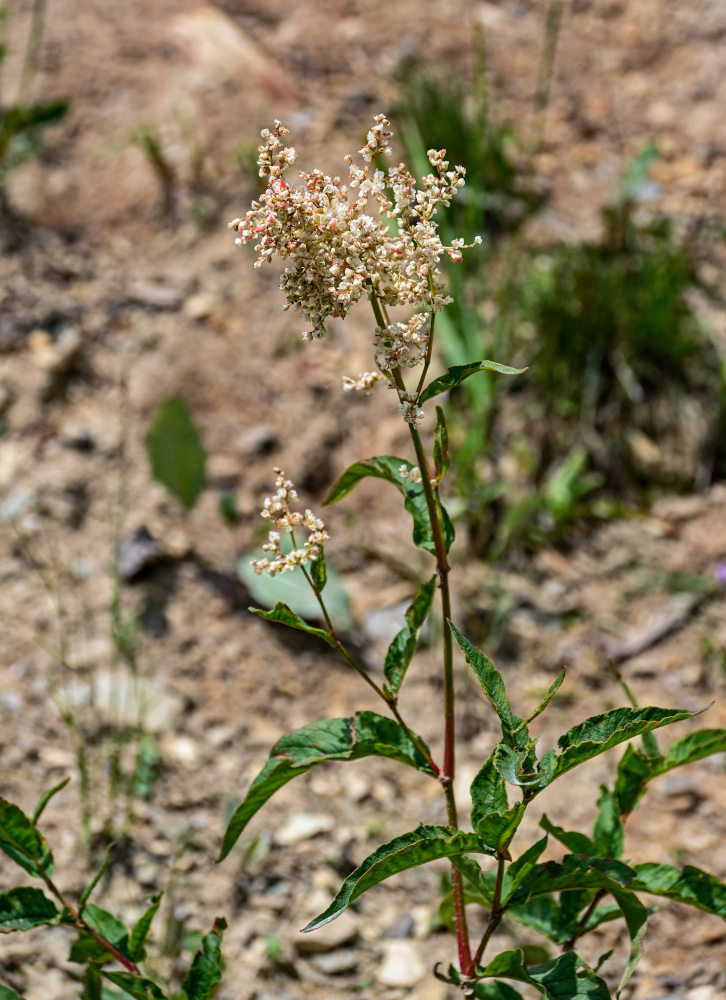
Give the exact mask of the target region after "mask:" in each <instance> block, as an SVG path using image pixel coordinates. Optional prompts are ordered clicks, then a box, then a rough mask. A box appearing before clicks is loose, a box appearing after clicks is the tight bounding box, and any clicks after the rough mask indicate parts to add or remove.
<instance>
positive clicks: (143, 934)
mask: <svg viewBox="0 0 726 1000" xmlns="http://www.w3.org/2000/svg"><path fill="white" fill-rule="evenodd" d="M161 897H162V893H160V892H159V893H157V894H156V895H155V896H152V897H151V903H150V904H149V906H148V907H147V909H146V910H145V911H144V913H143V914H142V915H141V916H140V917H139V919H138V920H137V921H136V924H135V925H134V929H133V930H132V931H131V937H130V938H129V957H130V959H131V961H132V962H138V961H139V960H140V959H142V958H143V957H144V950H145V949H144V944H145V942H146V938H147V935H148V933H149V929H150V927H151V921H152V920H153V919H154V917H155V916H156V912H157V910H158V909H159V907H160V906H161Z"/></svg>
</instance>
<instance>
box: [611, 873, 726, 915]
mask: <svg viewBox="0 0 726 1000" xmlns="http://www.w3.org/2000/svg"><path fill="white" fill-rule="evenodd" d="M633 868H634V870H635V874H636V882H635V883H633V885H632V886H631V887H630V888H632V889H635V890H636V891H638V892H650V893H652V894H653V895H654V896H665V898H666V899H675V900H677V901H678V902H679V903H688V904H690V905H691V906H696V907H698V909H699V910H705V911H706V912H707V913H715V914H716V915H717V916H719V917H723V918H724V919H725V920H726V885H724V883H723V882H720V881H719V880H718V879H717V878H716V877H715V876H714V875H709V874H708V872H704V871H702V870H701V869H700V868H696V867H694V866H693V865H686V867H685V868H684V869H683V870H682V871H681V870H679V869H678V868H674V867H673V866H672V865H661V864H656V863H655V862H646V863H645V864H642V865H633Z"/></svg>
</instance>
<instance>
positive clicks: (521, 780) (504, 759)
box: [492, 743, 542, 788]
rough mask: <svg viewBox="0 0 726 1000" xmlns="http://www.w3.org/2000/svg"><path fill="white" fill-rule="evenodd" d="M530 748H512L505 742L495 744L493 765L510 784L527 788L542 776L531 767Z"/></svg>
mask: <svg viewBox="0 0 726 1000" xmlns="http://www.w3.org/2000/svg"><path fill="white" fill-rule="evenodd" d="M531 749H532V748H531V746H525V748H524V749H523V750H514V749H513V748H512V747H510V746H507V745H506V743H498V744H497V746H496V748H495V750H494V753H493V754H492V759H493V760H494V766H495V767H496V769H497V771H499V773H500V774H501V775H502V777H503V778H504V779H505V780H506V781H508V782H509V783H510V784H511V785H518V786H519V787H521V788H529V787H531V786H532V785H538V784H539V783H540V781H541V777H542V776H541V775H540V774H538V773H537V772H536V771H533V770H532V769H531V764H532V754H531Z"/></svg>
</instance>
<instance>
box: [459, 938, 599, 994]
mask: <svg viewBox="0 0 726 1000" xmlns="http://www.w3.org/2000/svg"><path fill="white" fill-rule="evenodd" d="M476 974H477V975H478V976H482V977H483V978H491V979H500V978H501V979H514V980H517V981H519V982H521V983H528V984H529V985H530V986H533V987H534V988H535V989H536V990H537V991H538V992H539V993H540V994H541V995H542V997H543V998H544V1000H610V993H609V991H608V988H607V986H606V985H605V983H604V982H603V980H602V979H601V978H600V977H599V976H598V975H596V974H595V973H594V972H593V971H592V969H590V968H589V967H588V966H587V965H586V964H585V963H584V962H583V961H582V959H581V958H580V957H579V956H578V955H576V954H575V952H574V951H567V952H565V953H564V954H563V955H559V956H558V957H557V958H554V959H552V961H550V962H545V963H543V964H542V965H536V966H531V967H530V968H529V969H528V968H527V966H526V965H525V963H524V955H523V953H522V951H521V949H520V948H515V949H513V950H511V951H503V952H501V954H499V955H497V956H496V958H494V959H492V961H491V962H489V964H488V965H487V966H486V967H485V968H483V969H480V968H477V970H476Z"/></svg>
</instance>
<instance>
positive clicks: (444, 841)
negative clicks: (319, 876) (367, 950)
mask: <svg viewBox="0 0 726 1000" xmlns="http://www.w3.org/2000/svg"><path fill="white" fill-rule="evenodd" d="M467 853H472V854H475V853H479V854H491V853H492V852H491V851H490V850H489V849H488V848H485V847H484V845H483V844H482V843H481V841H480V840H479V838H478V837H477V836H476V834H474V833H463V832H462V831H461V830H457V829H456V828H455V827H447V826H419V827H417V828H416V829H415V830H412V831H411V832H410V833H405V834H403V836H401V837H396V838H395V839H394V840H391V841H390V842H389V843H388V844H384V845H383V846H382V847H379V848H378V850H377V851H374V853H373V854H371V855H370V856H369V857H368V858H366V860H365V861H364V862H363V863H362V864H361V865H360V866H359V867H358V868H356V870H355V871H354V872H352V873H351V874H350V875H349V876H348V878H347V879H346V880H345V882H344V883H343V885H342V886H341V889H340V892H339V893H338V895H337V896H336V897H335V899H334V900H333V902H332V903H331V904H330V906H329V907H328V908H327V910H324V911H323V912H322V913H321V914H320V915H319V916H317V917H315V919H314V920H311V921H310V923H309V924H308V925H307V927H303V933H307V932H308V931H314V930H317V928H318V927H322V926H323V925H324V924H327V923H329V922H330V921H331V920H334V919H335V918H336V917H339V916H340V914H341V913H343V911H344V910H346V909H347V908H348V907H349V906H350V905H351V903H353V902H354V901H355V900H356V899H358V897H359V896H361V895H362V894H363V893H364V892H366V890H368V889H371V888H372V887H373V886H374V885H378V884H379V882H383V881H384V879H387V878H390V877H391V875H396V874H398V872H402V871H406V869H408V868H415V867H417V866H418V865H423V864H426V863H427V862H428V861H436V860H438V859H439V858H451V857H455V856H457V855H460V854H467Z"/></svg>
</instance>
